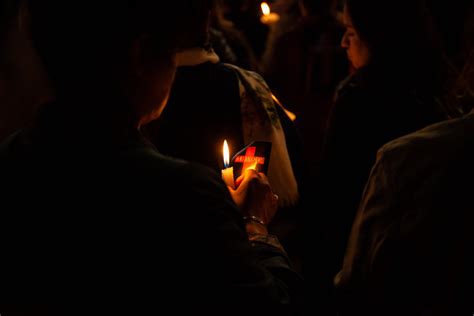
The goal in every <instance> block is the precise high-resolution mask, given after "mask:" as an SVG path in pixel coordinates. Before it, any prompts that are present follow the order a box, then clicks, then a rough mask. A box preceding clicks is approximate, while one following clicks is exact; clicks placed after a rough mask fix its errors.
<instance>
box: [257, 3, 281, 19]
mask: <svg viewBox="0 0 474 316" xmlns="http://www.w3.org/2000/svg"><path fill="white" fill-rule="evenodd" d="M260 6H261V8H262V13H263V15H262V17H261V18H260V21H261V22H262V23H263V24H267V25H270V24H275V23H276V22H278V21H279V20H280V16H279V15H278V14H276V13H273V12H270V6H269V5H268V3H266V2H262V4H261V5H260Z"/></svg>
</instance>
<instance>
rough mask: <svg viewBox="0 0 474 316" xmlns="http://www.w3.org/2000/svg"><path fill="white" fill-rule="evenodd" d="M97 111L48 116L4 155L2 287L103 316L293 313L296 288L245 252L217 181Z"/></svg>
mask: <svg viewBox="0 0 474 316" xmlns="http://www.w3.org/2000/svg"><path fill="white" fill-rule="evenodd" d="M76 110H77V111H76ZM93 110H94V106H93V105H84V107H82V108H81V107H77V108H75V109H74V110H72V109H68V107H66V106H65V105H64V104H63V105H59V104H55V105H51V106H48V107H46V108H45V109H44V110H43V111H42V113H41V115H40V117H39V120H38V124H37V125H35V126H34V127H33V128H32V129H29V130H25V131H23V132H20V133H18V134H16V135H14V136H12V137H11V138H10V139H9V140H8V141H6V142H5V143H3V144H2V145H1V148H0V174H1V175H2V177H1V179H2V183H3V185H2V204H3V209H2V219H1V220H0V222H1V224H2V229H1V231H2V237H1V239H2V256H3V257H4V258H9V259H8V262H4V266H3V268H2V271H3V272H2V285H3V286H5V287H8V288H9V289H10V290H11V291H12V292H13V293H19V295H22V296H23V297H24V296H26V295H28V294H26V293H25V291H26V290H28V291H32V292H33V293H34V295H35V296H38V295H44V296H45V297H48V298H47V299H46V301H48V300H49V301H52V300H51V299H52V297H53V296H54V301H57V302H63V301H64V299H66V300H67V301H71V300H72V301H73V302H75V303H76V304H75V305H77V306H81V305H83V303H84V302H87V304H89V303H90V305H95V303H96V302H100V306H101V307H104V306H106V307H107V313H108V314H115V313H112V311H111V310H110V309H112V310H113V311H115V309H117V311H118V312H121V313H125V310H127V308H129V307H133V310H134V312H137V311H138V309H139V310H140V313H141V312H144V311H147V312H150V311H151V310H156V311H158V312H164V311H170V309H169V308H172V311H173V312H172V313H173V314H181V313H184V312H185V311H188V313H189V310H192V311H193V313H196V314H206V315H208V314H211V315H214V314H219V315H220V314H222V313H224V314H232V315H233V314H234V313H236V314H238V313H242V312H243V311H245V312H246V313H247V312H249V311H250V312H252V311H254V310H255V311H257V310H260V308H261V309H265V310H266V309H267V308H269V309H270V310H272V312H273V311H275V312H278V311H280V310H281V312H283V313H284V314H285V313H289V310H290V307H289V306H288V304H291V303H294V302H293V297H292V296H293V294H295V293H296V292H294V291H295V290H296V289H298V288H299V284H300V281H299V277H298V276H297V274H296V273H294V272H293V270H292V269H291V268H290V266H289V263H288V261H287V259H286V256H285V255H284V254H283V253H281V252H280V251H279V250H278V249H276V248H273V247H271V246H267V245H266V244H254V245H251V244H250V243H249V241H248V239H247V235H246V231H245V228H244V223H243V221H242V216H241V214H240V213H239V211H238V209H237V208H236V206H235V204H234V203H233V201H232V199H231V197H230V195H229V192H228V190H227V188H226V187H225V185H224V184H223V182H222V181H221V179H220V177H219V176H218V175H217V174H215V173H214V172H212V171H210V170H209V169H207V168H204V167H201V166H198V165H195V164H191V163H187V162H184V161H178V160H172V159H170V158H166V157H164V156H162V155H161V154H160V153H158V152H157V151H156V149H155V148H154V147H153V146H152V145H151V144H150V143H148V142H147V141H146V140H145V139H144V138H143V137H142V136H141V135H140V134H139V133H138V132H137V131H136V130H124V129H122V128H119V127H117V126H114V125H113V124H109V123H108V120H107V116H106V115H103V116H102V117H100V118H97V116H96V117H95V118H94V116H95V115H94V114H93V113H95V112H94V111H93ZM5 265H6V266H5ZM7 278H9V280H7ZM17 291H18V292H17ZM137 298H139V301H137ZM35 299H37V298H35ZM40 301H45V299H42V300H40ZM78 301H80V303H78ZM109 303H110V304H109ZM87 304H86V305H87ZM77 306H76V307H77ZM255 306H256V307H257V308H256V309H254V307H255ZM89 307H90V309H88V310H86V311H85V312H86V314H91V313H92V314H94V313H100V307H95V306H89ZM109 307H110V309H109ZM81 308H82V307H77V308H74V310H72V309H73V308H72V307H69V309H68V310H69V311H72V312H76V313H78V314H79V310H82V309H81ZM142 308H143V311H142ZM158 314H159V313H158Z"/></svg>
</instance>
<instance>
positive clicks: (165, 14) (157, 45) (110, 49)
mask: <svg viewBox="0 0 474 316" xmlns="http://www.w3.org/2000/svg"><path fill="white" fill-rule="evenodd" d="M189 1H190V0H164V1H150V0H114V1H96V0H68V1H64V0H29V9H30V15H31V27H32V37H33V42H34V44H35V47H36V48H37V51H38V53H39V55H40V57H41V59H42V60H43V63H44V65H45V68H46V70H47V71H48V74H49V75H50V77H51V79H52V81H53V82H54V83H55V86H56V87H60V86H62V85H63V86H64V85H68V84H69V85H71V84H77V83H80V82H84V81H86V82H87V80H88V79H89V80H94V76H100V75H101V74H102V75H105V74H107V73H108V72H111V71H112V72H113V71H114V69H113V68H114V66H115V65H117V63H124V62H127V58H126V57H127V56H126V54H127V53H128V51H127V46H128V45H130V43H131V41H132V40H133V39H134V38H137V37H139V36H141V35H146V38H147V41H146V43H147V50H148V51H149V52H150V53H152V54H155V55H156V56H158V57H159V56H160V55H166V54H169V55H170V53H171V52H172V51H174V50H176V49H178V48H180V47H182V46H187V43H186V42H185V41H186V36H184V35H183V34H184V33H185V31H186V30H185V28H184V23H183V21H185V20H186V19H187V18H189V16H190V15H192V12H191V11H190V8H189ZM148 46H149V47H148ZM104 84H105V83H104ZM60 88H62V87H60Z"/></svg>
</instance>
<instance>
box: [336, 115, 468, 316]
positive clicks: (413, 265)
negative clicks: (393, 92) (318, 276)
mask: <svg viewBox="0 0 474 316" xmlns="http://www.w3.org/2000/svg"><path fill="white" fill-rule="evenodd" d="M473 161H474V112H473V113H471V114H469V115H467V116H466V117H464V118H461V119H456V120H450V121H447V122H442V123H439V124H436V125H433V126H430V127H428V128H425V129H423V130H421V131H418V132H416V133H413V134H411V135H408V136H405V137H402V138H400V139H397V140H395V141H392V142H390V143H389V144H387V145H385V146H384V147H382V148H381V149H380V150H379V152H378V157H377V162H376V164H375V166H374V168H373V170H372V173H371V175H370V179H369V181H368V184H367V187H366V189H365V192H364V196H363V198H362V203H361V205H360V208H359V211H358V213H357V216H356V219H355V221H354V225H353V227H352V232H351V236H350V240H349V246H348V248H347V251H346V255H345V258H344V266H343V269H342V271H341V273H340V274H339V275H338V278H337V279H336V286H337V287H338V290H339V292H340V293H339V294H340V301H339V306H340V307H341V308H342V310H343V315H346V314H347V315H470V314H472V312H473V311H474V299H473V298H474V272H473V269H472V267H473V266H474V230H473V229H472V227H473V225H474V205H473V201H472V187H473V186H472V181H473V179H474V168H473V164H472V162H473Z"/></svg>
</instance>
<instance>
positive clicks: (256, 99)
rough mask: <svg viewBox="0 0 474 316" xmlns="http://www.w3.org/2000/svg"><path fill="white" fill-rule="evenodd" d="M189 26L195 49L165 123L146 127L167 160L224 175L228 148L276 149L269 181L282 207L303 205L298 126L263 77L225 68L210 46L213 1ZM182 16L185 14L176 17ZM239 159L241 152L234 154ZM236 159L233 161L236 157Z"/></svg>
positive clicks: (199, 2) (201, 3)
mask: <svg viewBox="0 0 474 316" xmlns="http://www.w3.org/2000/svg"><path fill="white" fill-rule="evenodd" d="M190 3H193V10H194V17H193V19H190V20H188V21H186V24H185V25H183V28H185V29H187V30H188V33H187V37H188V38H189V39H190V40H189V42H190V43H191V45H190V46H189V47H186V49H185V50H183V51H181V52H179V54H178V66H179V68H178V71H177V75H176V79H175V81H174V84H173V87H172V90H171V94H170V98H169V101H168V106H167V108H166V110H165V111H164V112H163V115H162V116H161V119H160V120H156V121H154V122H151V123H150V124H148V125H147V126H146V127H145V130H146V132H147V134H148V136H149V139H150V140H151V141H152V142H153V144H154V145H155V146H156V147H157V148H158V149H159V150H161V151H162V152H163V153H164V154H166V155H169V156H172V157H175V158H180V159H185V160H189V161H193V162H198V163H201V164H203V165H206V166H208V167H210V168H212V169H214V170H216V171H218V170H221V169H222V167H223V166H222V144H223V143H224V140H226V141H227V143H228V145H229V147H230V148H232V149H233V150H237V149H241V148H243V147H245V146H246V145H248V144H249V143H251V142H252V141H269V142H271V143H272V152H271V157H270V165H269V168H268V173H267V175H268V178H269V181H270V184H271V185H272V188H273V190H274V191H275V193H276V194H278V196H279V204H280V206H282V207H291V206H294V205H295V204H297V202H298V198H299V188H298V184H299V182H298V180H299V178H300V177H301V169H302V168H301V152H300V151H301V150H300V148H301V144H300V139H299V135H298V134H297V131H296V127H295V125H294V124H293V122H292V121H291V120H290V119H289V117H288V115H286V113H285V111H284V109H283V108H282V107H281V106H279V105H278V104H277V103H275V102H274V100H273V99H272V93H271V91H270V89H269V88H268V86H267V84H266V82H265V81H264V79H263V78H262V77H261V76H260V75H259V74H257V73H255V72H252V71H247V70H246V69H243V68H240V67H237V66H235V65H229V64H224V63H222V62H221V61H220V57H219V56H218V55H217V54H216V53H215V52H214V50H213V49H212V47H210V45H209V22H210V12H211V9H212V8H213V6H214V1H212V0H194V1H191V2H190ZM173 14H176V15H178V14H179V13H170V16H172V15H173ZM234 153H235V151H234ZM230 158H231V157H230Z"/></svg>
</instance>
